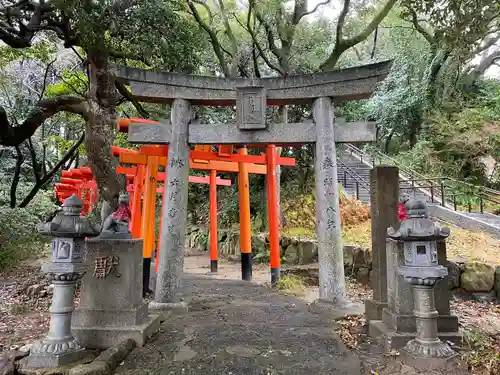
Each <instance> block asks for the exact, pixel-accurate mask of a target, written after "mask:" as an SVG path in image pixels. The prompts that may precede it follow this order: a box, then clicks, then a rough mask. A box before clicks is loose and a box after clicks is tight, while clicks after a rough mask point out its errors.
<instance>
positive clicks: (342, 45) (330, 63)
mask: <svg viewBox="0 0 500 375" xmlns="http://www.w3.org/2000/svg"><path fill="white" fill-rule="evenodd" d="M396 2H397V0H387V3H385V5H384V7H383V8H382V9H381V10H380V12H378V13H377V14H376V15H375V16H374V17H373V19H372V20H371V22H370V23H369V24H368V25H367V26H366V27H365V28H364V29H363V30H362V31H361V32H360V33H359V34H358V35H356V36H354V37H352V38H349V39H343V38H342V32H343V26H344V22H345V18H346V16H347V11H348V6H349V0H344V8H343V9H342V12H341V14H340V16H339V22H338V23H337V35H336V38H335V46H334V48H333V51H332V53H331V54H330V56H329V57H328V58H327V59H326V61H325V62H324V63H323V64H321V66H320V69H321V70H331V69H333V68H334V67H335V66H336V65H337V62H338V61H339V59H340V56H342V54H343V53H344V52H345V51H346V50H348V49H349V48H351V47H353V46H355V45H356V44H359V43H361V42H362V41H364V40H366V38H368V37H369V36H370V35H371V34H372V33H373V32H374V31H375V29H376V28H377V26H378V25H379V24H380V23H381V22H382V21H383V19H384V18H385V17H386V16H387V14H389V12H390V10H391V9H392V7H393V6H394V4H396ZM339 24H340V27H339Z"/></svg>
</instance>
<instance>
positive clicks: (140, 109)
mask: <svg viewBox="0 0 500 375" xmlns="http://www.w3.org/2000/svg"><path fill="white" fill-rule="evenodd" d="M115 86H116V89H117V90H118V92H119V93H120V95H122V96H123V97H124V98H125V99H126V100H128V101H129V102H130V103H132V105H133V106H134V107H135V109H136V110H137V112H138V113H139V115H141V117H143V118H148V117H149V114H148V111H146V110H145V109H144V107H143V106H142V104H141V103H139V101H138V100H137V99H136V98H135V97H134V96H133V95H132V94H131V93H130V92H129V91H128V90H127V88H126V87H125V85H124V84H122V83H120V82H118V80H115Z"/></svg>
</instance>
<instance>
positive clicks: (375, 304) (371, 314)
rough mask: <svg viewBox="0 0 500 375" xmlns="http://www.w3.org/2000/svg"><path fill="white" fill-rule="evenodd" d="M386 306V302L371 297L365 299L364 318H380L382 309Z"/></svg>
mask: <svg viewBox="0 0 500 375" xmlns="http://www.w3.org/2000/svg"><path fill="white" fill-rule="evenodd" d="M387 307H388V305H387V302H380V301H376V300H373V299H367V300H365V317H366V320H367V321H368V322H370V321H372V320H382V311H383V310H384V309H385V308H387Z"/></svg>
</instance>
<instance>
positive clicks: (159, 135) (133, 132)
mask: <svg viewBox="0 0 500 375" xmlns="http://www.w3.org/2000/svg"><path fill="white" fill-rule="evenodd" d="M171 134H172V125H171V124H170V122H162V123H161V124H144V123H140V124H138V123H131V124H130V125H129V127H128V141H129V142H130V143H138V144H143V143H155V144H169V143H170V139H171ZM153 140H156V141H153Z"/></svg>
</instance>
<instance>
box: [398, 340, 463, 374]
mask: <svg viewBox="0 0 500 375" xmlns="http://www.w3.org/2000/svg"><path fill="white" fill-rule="evenodd" d="M400 355H401V357H400V358H401V360H402V362H403V363H405V364H406V365H408V366H412V367H415V368H418V369H421V370H435V369H442V368H445V367H447V366H450V365H453V364H455V363H456V361H458V357H459V356H458V354H457V353H455V352H454V351H453V350H452V349H451V348H450V347H449V346H448V345H447V344H445V343H444V342H442V341H440V340H436V341H434V342H429V343H424V342H421V341H420V340H419V339H414V340H411V341H409V342H408V344H406V346H405V347H404V348H403V349H401V351H400Z"/></svg>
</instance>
